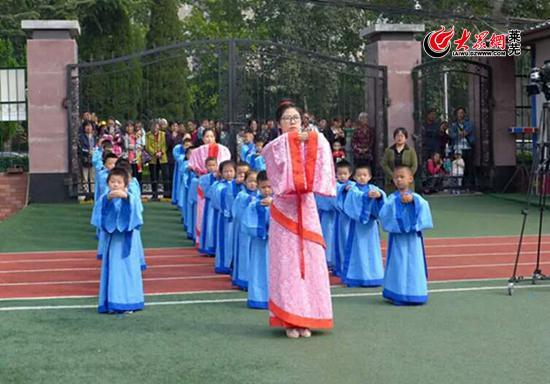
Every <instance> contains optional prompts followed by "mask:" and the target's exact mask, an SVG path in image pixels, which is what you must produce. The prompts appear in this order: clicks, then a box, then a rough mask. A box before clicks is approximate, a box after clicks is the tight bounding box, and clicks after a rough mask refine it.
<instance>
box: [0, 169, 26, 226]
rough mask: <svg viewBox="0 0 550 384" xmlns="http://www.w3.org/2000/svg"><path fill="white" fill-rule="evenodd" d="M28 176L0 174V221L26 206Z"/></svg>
mask: <svg viewBox="0 0 550 384" xmlns="http://www.w3.org/2000/svg"><path fill="white" fill-rule="evenodd" d="M27 184H28V175H27V174H26V173H21V174H8V173H0V220H4V219H5V218H6V217H8V216H10V215H13V214H14V213H15V212H17V211H19V210H20V209H22V208H23V207H25V206H26V205H27Z"/></svg>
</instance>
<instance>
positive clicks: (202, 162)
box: [189, 144, 231, 248]
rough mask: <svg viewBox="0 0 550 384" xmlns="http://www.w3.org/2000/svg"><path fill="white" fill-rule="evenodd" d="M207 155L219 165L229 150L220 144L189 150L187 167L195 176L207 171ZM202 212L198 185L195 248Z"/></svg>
mask: <svg viewBox="0 0 550 384" xmlns="http://www.w3.org/2000/svg"><path fill="white" fill-rule="evenodd" d="M209 157H215V158H217V159H218V165H220V164H221V163H222V162H223V161H226V160H231V152H230V151H229V149H228V148H227V147H225V146H223V145H220V144H204V145H201V146H200V147H198V148H197V149H194V150H193V151H192V152H191V157H190V158H189V167H190V168H191V169H192V170H193V171H194V172H195V173H196V174H197V176H199V177H200V176H202V175H204V174H205V173H207V172H208V171H207V170H206V159H208V158H209ZM203 212H204V192H203V191H202V190H201V188H200V186H199V189H198V196H197V215H196V216H195V217H196V221H195V235H196V239H197V240H196V241H195V246H196V247H197V248H199V247H200V237H201V228H202V216H203Z"/></svg>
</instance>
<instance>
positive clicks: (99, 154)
mask: <svg viewBox="0 0 550 384" xmlns="http://www.w3.org/2000/svg"><path fill="white" fill-rule="evenodd" d="M92 166H93V167H94V169H95V171H96V173H97V172H99V171H101V170H102V169H103V149H102V148H101V147H96V148H94V151H93V153H92Z"/></svg>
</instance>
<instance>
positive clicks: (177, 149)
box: [172, 144, 185, 206]
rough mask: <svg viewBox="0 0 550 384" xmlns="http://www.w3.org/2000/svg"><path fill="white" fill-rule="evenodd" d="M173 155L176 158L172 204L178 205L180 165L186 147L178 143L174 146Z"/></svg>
mask: <svg viewBox="0 0 550 384" xmlns="http://www.w3.org/2000/svg"><path fill="white" fill-rule="evenodd" d="M172 156H173V158H174V173H173V175H172V205H176V206H177V205H178V196H179V192H180V188H181V184H180V176H181V174H180V172H179V166H180V165H181V161H182V159H183V158H184V156H185V149H184V148H183V145H182V144H176V145H175V146H174V148H172Z"/></svg>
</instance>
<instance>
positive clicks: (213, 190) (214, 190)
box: [208, 182, 226, 210]
mask: <svg viewBox="0 0 550 384" xmlns="http://www.w3.org/2000/svg"><path fill="white" fill-rule="evenodd" d="M224 189H226V188H225V185H223V184H222V183H219V182H215V183H214V185H212V187H210V190H209V191H208V195H209V199H210V202H211V203H212V207H214V209H217V210H220V209H221V201H220V200H221V198H222V193H223V192H222V191H223V190H224Z"/></svg>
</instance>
